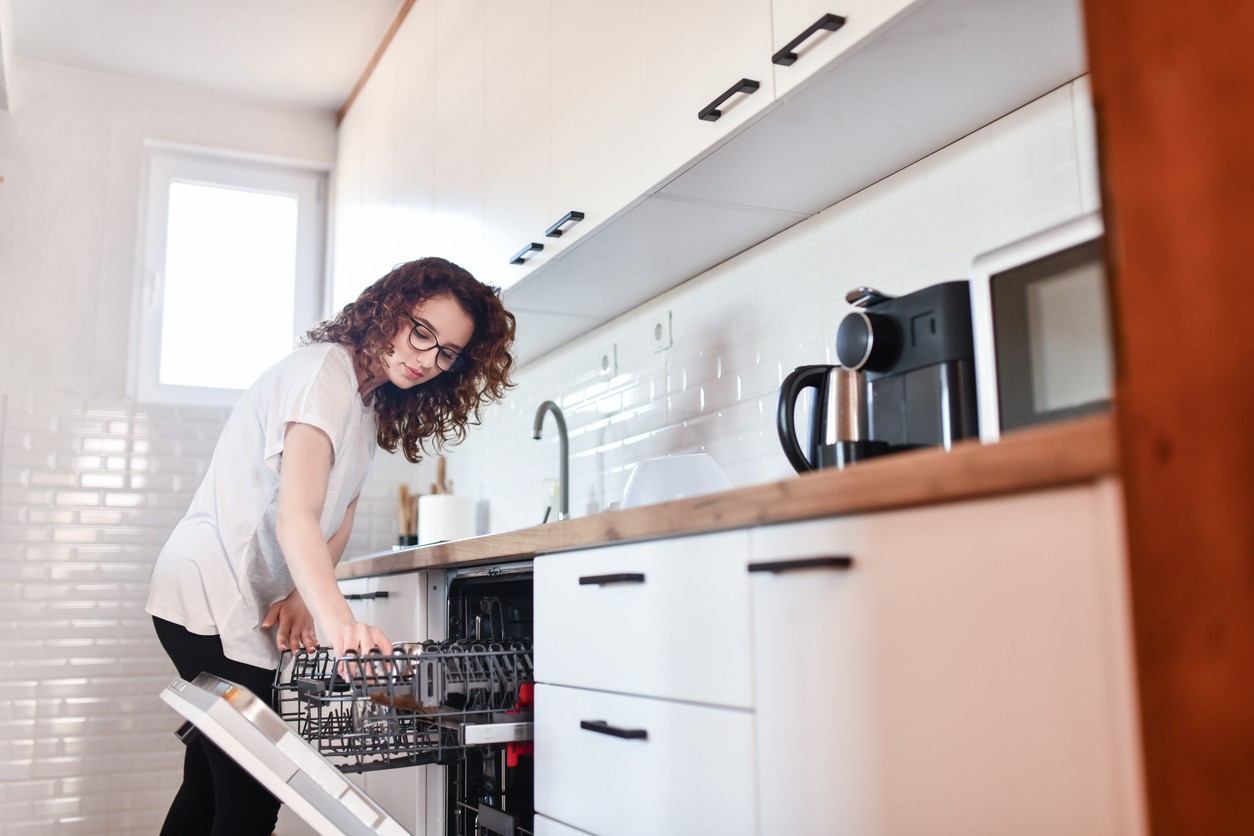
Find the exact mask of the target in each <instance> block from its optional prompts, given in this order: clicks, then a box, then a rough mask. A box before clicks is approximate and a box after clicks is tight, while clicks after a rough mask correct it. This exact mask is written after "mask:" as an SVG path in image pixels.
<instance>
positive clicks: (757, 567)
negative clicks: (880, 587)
mask: <svg viewBox="0 0 1254 836" xmlns="http://www.w3.org/2000/svg"><path fill="white" fill-rule="evenodd" d="M852 568H853V558H852V557H850V556H849V555H845V554H837V555H829V556H827V557H806V558H802V559H800V560H776V561H767V562H764V563H750V564H749V571H750V572H774V573H778V572H795V571H800V570H802V569H840V570H842V571H843V570H845V569H852Z"/></svg>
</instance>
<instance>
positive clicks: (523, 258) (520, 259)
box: [509, 241, 544, 264]
mask: <svg viewBox="0 0 1254 836" xmlns="http://www.w3.org/2000/svg"><path fill="white" fill-rule="evenodd" d="M543 249H544V245H543V244H537V243H536V242H535V241H532V242H531V243H530V244H528V245H527V246H525V247H523V248H522V249H521V250H519V251H518V252H516V253H514V257H513V258H511V259H510V260H509V263H510V264H525V263H526V262H527V256H529V255H531V254H532V253H538V252H540V251H541V250H543Z"/></svg>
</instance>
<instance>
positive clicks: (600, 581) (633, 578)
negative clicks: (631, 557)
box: [579, 572, 644, 586]
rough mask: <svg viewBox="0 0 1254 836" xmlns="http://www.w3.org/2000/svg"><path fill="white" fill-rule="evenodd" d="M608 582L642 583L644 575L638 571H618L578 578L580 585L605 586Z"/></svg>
mask: <svg viewBox="0 0 1254 836" xmlns="http://www.w3.org/2000/svg"><path fill="white" fill-rule="evenodd" d="M608 583H644V575H643V574H641V573H639V572H619V573H618V574H616V575H584V576H583V577H582V578H580V579H579V585H580V586H605V585H606V584H608Z"/></svg>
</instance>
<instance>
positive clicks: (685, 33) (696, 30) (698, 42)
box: [640, 0, 775, 183]
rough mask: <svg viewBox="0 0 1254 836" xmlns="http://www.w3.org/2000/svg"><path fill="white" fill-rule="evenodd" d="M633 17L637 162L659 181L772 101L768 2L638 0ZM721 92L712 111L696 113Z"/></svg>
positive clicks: (712, 102)
mask: <svg viewBox="0 0 1254 836" xmlns="http://www.w3.org/2000/svg"><path fill="white" fill-rule="evenodd" d="M640 22H641V23H640V25H641V33H640V37H641V50H640V54H641V59H640V67H641V75H642V77H641V88H640V89H641V94H640V95H641V101H642V112H641V116H642V127H643V135H644V164H645V168H646V169H647V170H648V171H649V172H650V174H651V175H652V177H653V179H654V182H655V183H658V182H665V181H666V180H668V179H669V178H670V176H671V175H672V174H673V173H674V172H676V171H678V170H680V169H681V168H682V167H684V166H685V165H686V164H687V163H689V162H690V161H691V160H693V159H694V158H696V157H698V156H700V155H701V154H702V153H703V152H705V151H706V150H707V149H709V148H711V147H712V146H714V145H715V144H717V142H718V141H719V139H721V138H722V137H724V136H726V135H728V134H729V133H731V132H732V131H734V130H735V129H736V128H737V127H739V126H740V125H743V124H745V123H746V122H747V121H749V120H750V119H751V118H752V117H753V116H754V115H756V114H757V113H759V112H760V111H762V110H763V109H764V108H766V107H767V106H768V105H770V104H771V103H772V102H773V100H774V97H775V94H774V80H773V76H772V72H771V62H770V55H771V48H770V47H771V44H770V32H771V9H770V4H769V3H768V2H766V0H690V1H689V2H684V3H674V2H669V0H640ZM742 83H745V86H743V87H742V86H741V85H742ZM724 95H726V96H727V98H726V99H724V100H723V101H722V102H721V103H718V106H717V107H715V108H713V110H715V111H717V114H715V113H713V112H710V113H708V114H707V118H699V117H698V114H700V113H702V112H703V111H705V110H706V109H707V108H708V107H709V106H711V105H714V104H715V103H716V102H718V100H719V99H721V98H722V97H723V96H724Z"/></svg>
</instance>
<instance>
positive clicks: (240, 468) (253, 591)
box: [147, 343, 377, 668]
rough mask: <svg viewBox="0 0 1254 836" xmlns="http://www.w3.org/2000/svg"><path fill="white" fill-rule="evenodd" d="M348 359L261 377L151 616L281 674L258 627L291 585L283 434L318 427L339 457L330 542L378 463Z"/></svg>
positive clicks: (226, 432)
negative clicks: (296, 427)
mask: <svg viewBox="0 0 1254 836" xmlns="http://www.w3.org/2000/svg"><path fill="white" fill-rule="evenodd" d="M357 385H358V384H357V376H356V374H355V373H354V372H353V357H352V353H351V351H350V350H349V349H348V348H346V347H345V346H342V345H339V344H337V343H313V344H311V345H307V346H304V347H303V348H300V349H297V350H296V351H294V352H292V354H290V355H288V357H286V358H285V359H283V360H281V361H279V362H278V363H276V364H275V365H274V366H271V367H270V368H269V369H268V370H266V371H265V372H264V373H263V374H262V375H261V377H260V378H259V379H258V380H257V382H256V383H254V384H253V386H252V388H250V389H249V390H248V391H247V392H245V393H244V397H243V398H242V399H241V400H240V402H239V404H238V405H236V407H235V410H234V411H233V412H232V413H231V417H230V418H228V419H227V422H226V426H225V428H224V429H223V430H222V436H221V438H219V439H218V444H217V447H216V448H215V449H214V451H213V458H212V459H211V460H210V462H209V469H208V470H207V471H206V473H205V480H204V482H203V483H201V486H200V488H199V489H198V490H197V491H196V495H195V496H194V497H193V498H192V504H191V507H190V508H189V509H188V511H187V515H186V516H184V517H183V519H182V520H181V521H180V522H179V524H178V525H177V526H176V527H175V529H174V533H173V534H171V535H170V539H169V540H167V541H166V544H165V547H164V548H162V550H161V554H160V555H159V556H158V557H157V563H156V566H155V567H154V568H153V573H152V586H151V589H150V591H149V594H148V605H147V611H148V613H149V614H151V615H155V616H157V617H158V618H162V619H165V620H166V621H172V622H174V623H176V624H181V625H183V626H184V627H185V628H187V629H188V630H189V631H190V632H192V633H198V634H200V635H206V636H211V635H219V636H221V637H222V648H223V650H224V652H225V653H226V656H227V657H228V658H230V659H234V660H236V661H239V662H244V663H246V664H249V665H255V666H257V667H262V668H274V667H277V665H278V660H279V652H278V649H277V648H276V647H275V640H274V635H273V632H272V631H270V630H262V629H261V628H260V624H261V620H262V619H263V618H265V615H266V613H267V612H268V611H269V609H270V607H271V606H272V605H273V604H274V602H275V601H278V600H281V599H283V598H285V597H287V596H288V595H289V594H290V593H291V592H292V590H293V589H295V584H294V583H293V581H292V576H291V574H289V572H288V569H287V563H286V562H285V561H284V559H283V553H282V551H281V550H280V548H279V543H278V540H277V538H276V537H275V530H274V524H275V512H276V507H277V500H278V494H279V470H280V468H281V466H282V462H283V455H282V454H283V441H284V434H285V431H286V429H287V426H288V425H289V424H292V423H302V424H311V425H313V426H315V427H317V428H319V429H320V430H322V431H323V432H325V433H326V434H327V437H328V438H330V439H331V444H332V446H333V448H334V459H333V461H332V464H331V474H330V478H329V480H328V483H327V497H326V502H325V503H324V504H323V508H322V519H321V520H320V524H321V528H322V533H323V535H324V536H325V537H327V538H328V539H329V538H330V537H331V535H332V534H334V533H335V531H336V529H338V528H339V526H340V523H341V522H343V520H344V512H345V511H346V510H347V508H348V505H349V503H350V502H352V501H353V499H354V498H355V497H356V496H357V495H358V493H360V492H361V486H362V483H363V482H364V481H365V478H366V473H367V471H368V470H369V468H370V462H371V460H372V459H373V458H374V451H375V447H376V446H377V444H376V442H375V431H376V420H375V415H374V410H373V408H372V407H370V406H366V405H365V404H363V403H362V400H361V396H360V395H359V394H358V391H357Z"/></svg>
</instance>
